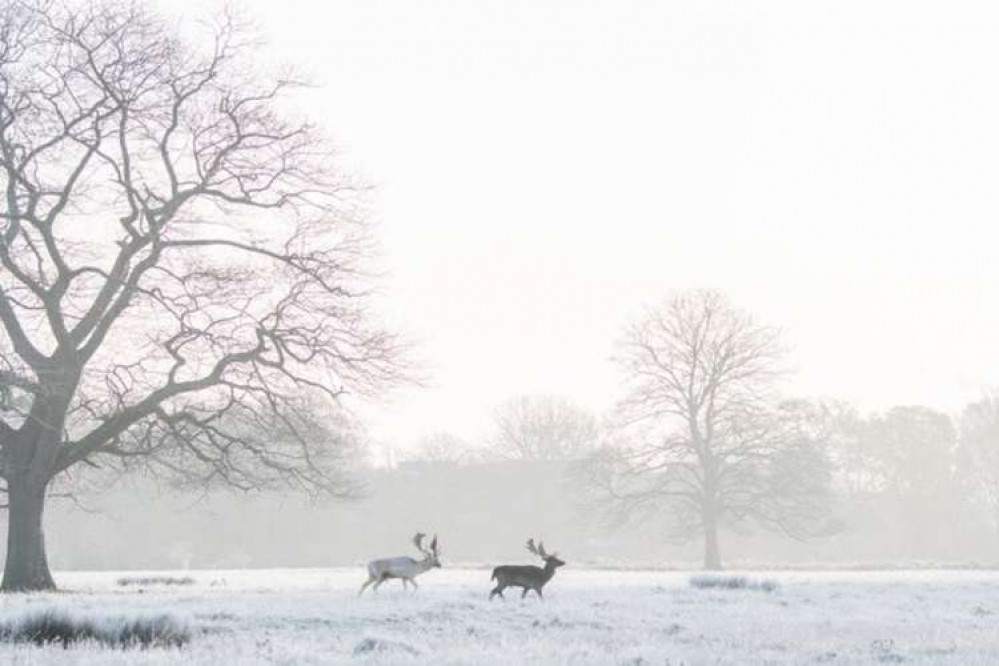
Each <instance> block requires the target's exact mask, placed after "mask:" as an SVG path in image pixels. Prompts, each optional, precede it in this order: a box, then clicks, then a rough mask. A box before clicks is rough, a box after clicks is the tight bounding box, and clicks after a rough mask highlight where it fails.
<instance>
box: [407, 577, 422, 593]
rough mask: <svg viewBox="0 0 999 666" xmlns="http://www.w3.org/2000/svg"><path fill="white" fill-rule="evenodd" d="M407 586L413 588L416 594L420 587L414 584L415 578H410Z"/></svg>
mask: <svg viewBox="0 0 999 666" xmlns="http://www.w3.org/2000/svg"><path fill="white" fill-rule="evenodd" d="M409 584H410V585H412V586H413V592H416V591H417V590H418V589H420V586H419V585H417V584H416V579H415V578H410V579H409Z"/></svg>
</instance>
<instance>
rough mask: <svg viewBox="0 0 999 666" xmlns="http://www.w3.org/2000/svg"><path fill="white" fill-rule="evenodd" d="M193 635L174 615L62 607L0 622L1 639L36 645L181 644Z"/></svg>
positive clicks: (117, 646) (36, 611) (127, 646)
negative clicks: (86, 613)
mask: <svg viewBox="0 0 999 666" xmlns="http://www.w3.org/2000/svg"><path fill="white" fill-rule="evenodd" d="M190 639H191V631H190V629H189V628H188V626H187V624H186V623H184V622H181V621H179V620H177V619H176V618H174V617H173V616H170V615H166V614H162V615H137V616H134V617H126V616H99V617H98V616H80V615H78V614H75V613H71V612H69V611H67V610H64V609H60V608H46V609H41V610H32V611H30V612H28V613H25V614H24V615H22V616H21V617H16V618H13V619H8V620H5V621H4V622H2V623H0V640H4V641H8V642H13V643H34V644H35V645H50V644H58V645H62V646H63V647H64V648H67V647H69V646H70V645H73V644H75V643H83V642H93V643H100V644H102V645H106V646H109V647H116V648H131V647H142V648H148V647H180V646H182V645H184V644H186V643H187V642H188V641H189V640H190Z"/></svg>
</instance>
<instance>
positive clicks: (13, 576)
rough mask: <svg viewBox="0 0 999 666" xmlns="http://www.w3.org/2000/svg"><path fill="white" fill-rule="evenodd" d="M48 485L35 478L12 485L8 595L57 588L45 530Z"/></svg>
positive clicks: (4, 586) (5, 574)
mask: <svg viewBox="0 0 999 666" xmlns="http://www.w3.org/2000/svg"><path fill="white" fill-rule="evenodd" d="M46 485H47V484H46V482H44V481H43V482H38V481H36V480H34V479H16V478H15V479H11V480H10V481H9V482H8V489H7V492H8V500H9V506H8V509H7V563H6V564H5V565H4V570H3V584H2V585H0V590H2V591H4V592H30V591H36V590H54V589H55V582H54V581H53V580H52V574H51V572H49V562H48V558H47V557H46V555H45V533H44V531H43V529H42V513H43V511H44V509H45V488H46Z"/></svg>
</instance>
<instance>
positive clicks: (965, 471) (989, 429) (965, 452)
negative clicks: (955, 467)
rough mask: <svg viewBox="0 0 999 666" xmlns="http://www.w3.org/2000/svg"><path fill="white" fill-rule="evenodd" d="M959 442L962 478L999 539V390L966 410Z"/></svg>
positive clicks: (990, 392) (987, 392)
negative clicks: (980, 505)
mask: <svg viewBox="0 0 999 666" xmlns="http://www.w3.org/2000/svg"><path fill="white" fill-rule="evenodd" d="M959 441H960V449H961V456H960V462H961V472H962V476H963V477H964V478H965V479H967V481H968V482H969V483H970V486H971V489H972V491H973V493H974V495H975V496H976V498H977V499H979V500H980V501H981V502H982V503H983V504H984V505H985V507H986V509H987V510H988V513H989V517H990V518H991V521H992V526H993V528H994V529H995V531H996V535H997V536H999V390H996V389H992V390H988V391H986V392H985V393H984V394H983V395H982V397H981V398H979V399H978V400H976V401H974V402H972V403H970V404H968V405H967V406H966V407H965V408H964V412H963V413H962V414H961V421H960V439H959Z"/></svg>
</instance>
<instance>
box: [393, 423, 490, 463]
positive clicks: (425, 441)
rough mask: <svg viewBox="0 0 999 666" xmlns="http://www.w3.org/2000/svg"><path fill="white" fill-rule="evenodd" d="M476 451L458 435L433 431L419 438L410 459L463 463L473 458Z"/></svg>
mask: <svg viewBox="0 0 999 666" xmlns="http://www.w3.org/2000/svg"><path fill="white" fill-rule="evenodd" d="M475 454H476V452H475V451H473V450H472V449H471V447H469V446H468V444H467V443H466V442H465V441H464V440H462V439H461V438H460V437H458V436H456V435H453V434H451V433H449V432H445V431H439V432H434V433H431V434H429V435H427V436H426V437H423V438H422V439H420V441H419V442H418V443H417V445H416V450H415V451H414V452H413V453H412V454H411V455H410V456H409V459H410V460H418V461H421V462H432V463H448V464H452V465H465V464H468V463H470V462H472V461H473V460H474V459H475Z"/></svg>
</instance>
